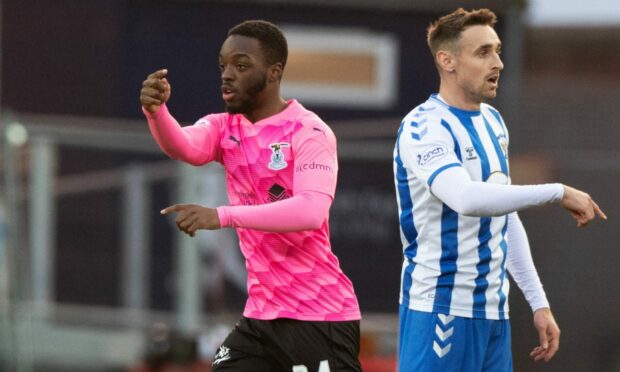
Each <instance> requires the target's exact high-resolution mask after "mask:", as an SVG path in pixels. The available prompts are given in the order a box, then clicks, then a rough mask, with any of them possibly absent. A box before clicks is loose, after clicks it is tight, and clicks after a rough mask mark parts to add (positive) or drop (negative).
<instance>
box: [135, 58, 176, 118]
mask: <svg viewBox="0 0 620 372" xmlns="http://www.w3.org/2000/svg"><path fill="white" fill-rule="evenodd" d="M166 76H168V70H167V69H162V70H158V71H155V72H153V73H152V74H150V75H149V76H148V77H147V78H146V80H144V81H143V82H142V90H141V91H140V103H141V104H142V107H144V108H145V109H146V110H147V111H148V112H150V113H151V114H154V113H155V112H157V110H159V107H160V106H161V105H163V104H164V103H166V102H167V101H168V99H170V92H171V88H170V84H169V83H168V79H167V78H166Z"/></svg>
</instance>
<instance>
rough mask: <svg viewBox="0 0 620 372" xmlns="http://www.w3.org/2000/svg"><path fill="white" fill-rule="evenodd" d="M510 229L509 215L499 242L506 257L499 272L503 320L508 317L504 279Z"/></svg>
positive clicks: (500, 313) (500, 311) (499, 291)
mask: <svg viewBox="0 0 620 372" xmlns="http://www.w3.org/2000/svg"><path fill="white" fill-rule="evenodd" d="M507 230H508V216H506V218H505V219H504V227H503V228H502V242H501V243H499V246H500V247H501V248H502V252H503V253H504V257H503V258H502V266H501V268H502V269H501V270H502V272H501V273H500V274H499V289H498V294H499V304H498V311H499V318H500V319H501V320H504V319H506V314H505V313H504V305H505V304H506V293H504V280H506V258H507V254H508V243H507V242H506V231H507Z"/></svg>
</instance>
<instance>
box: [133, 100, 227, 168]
mask: <svg viewBox="0 0 620 372" xmlns="http://www.w3.org/2000/svg"><path fill="white" fill-rule="evenodd" d="M142 111H143V112H144V115H145V116H146V119H147V121H148V123H149V129H150V130H151V133H152V134H153V137H154V138H155V141H156V142H157V144H158V145H159V147H160V148H161V149H162V150H163V151H164V152H165V153H166V154H167V155H168V156H170V157H171V158H173V159H175V160H180V161H184V162H186V163H189V164H192V165H203V164H206V163H208V162H210V161H213V160H217V159H218V158H219V133H218V132H219V128H218V127H217V126H216V125H213V124H212V123H209V122H208V121H206V120H205V119H201V120H199V121H198V122H197V123H196V124H195V125H192V126H187V127H181V125H180V124H179V123H178V122H177V121H176V119H175V118H174V117H173V116H172V115H171V114H170V112H169V111H168V108H167V107H166V105H165V104H164V105H161V107H160V108H159V110H158V111H156V112H155V113H154V114H151V113H150V112H148V111H146V110H145V109H144V107H143V108H142Z"/></svg>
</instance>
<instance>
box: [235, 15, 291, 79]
mask: <svg viewBox="0 0 620 372" xmlns="http://www.w3.org/2000/svg"><path fill="white" fill-rule="evenodd" d="M232 35H240V36H247V37H252V38H255V39H257V40H258V41H259V42H260V45H261V47H262V49H263V53H264V55H265V61H266V62H267V63H268V64H269V65H273V64H276V63H278V62H279V63H281V64H282V68H284V66H286V59H287V58H288V44H287V42H286V38H285V37H284V34H283V33H282V30H280V28H279V27H278V26H276V25H274V24H273V23H271V22H268V21H263V20H249V21H244V22H241V23H239V24H238V25H236V26H234V27H233V28H231V29H230V30H229V31H228V36H232Z"/></svg>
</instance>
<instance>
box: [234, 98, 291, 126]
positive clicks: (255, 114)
mask: <svg viewBox="0 0 620 372" xmlns="http://www.w3.org/2000/svg"><path fill="white" fill-rule="evenodd" d="M287 107H288V103H287V102H286V101H285V100H284V99H283V98H282V97H280V96H279V95H278V96H277V97H274V98H270V99H269V100H267V101H266V102H265V103H263V104H260V105H257V108H256V109H255V110H253V111H252V112H249V113H246V114H244V115H243V116H245V118H246V119H248V120H249V121H250V122H251V123H256V122H257V121H261V120H263V119H265V118H268V117H270V116H274V115H277V114H279V113H281V112H282V111H284V109H286V108H287Z"/></svg>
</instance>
